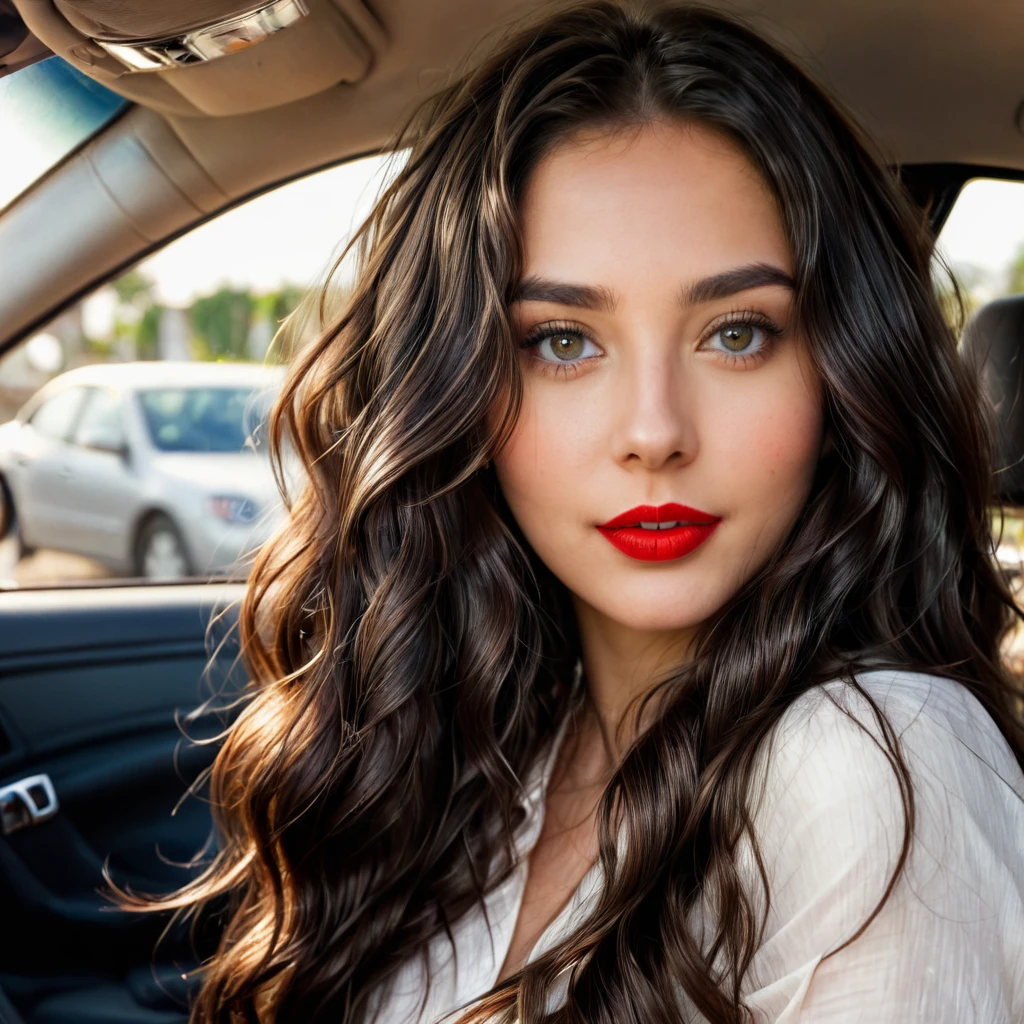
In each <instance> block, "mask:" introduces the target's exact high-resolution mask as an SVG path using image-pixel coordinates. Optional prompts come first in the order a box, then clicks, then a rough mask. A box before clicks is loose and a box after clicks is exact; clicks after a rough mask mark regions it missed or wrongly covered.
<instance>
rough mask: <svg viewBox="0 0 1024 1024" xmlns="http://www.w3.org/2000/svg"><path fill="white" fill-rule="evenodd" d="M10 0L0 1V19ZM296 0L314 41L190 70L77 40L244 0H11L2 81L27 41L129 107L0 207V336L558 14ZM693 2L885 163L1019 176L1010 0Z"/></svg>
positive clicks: (468, 4)
mask: <svg viewBox="0 0 1024 1024" xmlns="http://www.w3.org/2000/svg"><path fill="white" fill-rule="evenodd" d="M10 3H11V0H0V4H2V5H4V9H6V10H8V11H11V10H12V8H11V6H10ZM306 3H307V4H308V5H309V8H310V12H311V15H313V14H316V15H317V17H319V18H321V19H323V18H327V17H329V18H330V19H331V20H330V22H329V24H328V22H324V21H323V20H321V21H320V22H319V23H316V25H317V26H318V28H317V31H316V32H312V33H311V31H310V30H309V28H308V26H307V28H306V29H304V31H305V32H306V35H305V36H302V35H300V33H299V31H298V29H299V28H300V26H299V25H295V26H292V27H289V28H286V29H284V30H283V31H281V32H280V33H278V37H271V38H270V39H267V40H265V41H264V42H262V43H260V44H259V45H258V46H253V47H251V48H250V49H249V51H243V53H242V54H231V55H229V56H227V57H222V58H219V59H218V60H215V61H210V62H209V64H207V65H205V66H202V67H199V68H195V67H192V68H172V69H170V70H168V71H167V72H166V73H165V72H162V71H161V72H135V73H132V72H128V71H127V69H126V68H124V67H123V65H121V64H120V63H119V62H118V61H116V60H114V59H113V58H112V57H110V56H109V55H108V54H106V52H105V51H104V50H102V49H100V48H99V47H98V46H96V44H95V43H93V42H91V39H90V36H89V34H88V32H89V31H90V30H91V31H95V33H96V35H99V34H100V32H101V30H105V31H106V38H108V39H110V38H111V36H112V34H113V35H116V34H117V32H116V31H114V30H117V29H120V30H121V31H120V35H121V36H125V37H128V36H131V35H132V32H133V31H134V32H135V33H136V35H138V34H139V33H140V29H141V30H148V31H149V32H150V35H151V36H152V33H153V30H152V26H153V25H154V24H156V25H166V27H168V28H170V29H174V30H175V31H177V30H180V29H183V28H184V27H187V26H186V25H185V21H183V19H186V20H187V19H188V18H189V17H191V18H193V24H194V19H195V18H196V17H197V16H199V12H204V11H205V12H207V15H208V12H209V11H211V10H216V11H218V12H227V13H234V12H235V11H237V10H239V9H241V8H246V7H251V6H252V3H251V0H250V2H249V3H246V2H245V0H235V2H232V0H176V2H175V4H173V5H171V4H167V5H162V6H159V7H158V6H157V5H155V4H154V3H153V0H13V4H14V7H16V8H17V10H18V12H19V13H20V14H21V16H22V18H23V20H24V23H25V25H26V26H27V28H28V29H29V30H30V31H31V34H30V35H29V36H28V37H27V38H26V39H25V40H24V41H22V42H21V44H20V45H19V47H18V48H17V49H16V50H14V51H13V52H12V53H10V54H8V56H7V57H6V58H5V57H4V56H3V55H2V50H0V73H3V63H4V61H5V60H8V61H10V59H11V58H17V57H18V55H19V54H20V55H21V56H22V59H23V60H25V61H26V62H28V61H30V60H32V59H35V56H36V55H37V53H38V49H39V45H40V42H41V43H44V44H45V45H46V46H47V47H49V49H50V50H51V51H53V52H55V53H58V54H60V55H61V56H62V57H64V58H65V59H67V60H68V61H69V62H71V63H72V64H74V65H75V66H76V67H78V68H79V69H80V70H81V71H83V72H84V73H86V74H89V75H91V76H92V77H94V78H96V79H97V80H98V81H100V82H102V83H103V84H104V85H106V86H107V87H108V88H111V89H113V90H115V91H117V92H120V93H122V94H123V95H125V96H128V97H129V98H130V99H132V100H134V101H135V103H136V106H134V107H131V108H129V111H128V113H127V114H125V115H124V116H122V117H121V118H120V119H118V120H117V121H115V122H114V123H112V124H111V125H110V126H108V128H107V129H106V130H105V131H103V132H102V133H100V135H99V136H97V137H95V138H94V139H93V140H92V141H91V142H89V143H88V144H87V145H86V146H85V147H83V149H81V150H79V151H78V152H77V153H75V154H73V155H72V157H70V158H69V159H68V160H65V161H64V162H63V163H62V164H61V165H59V166H58V167H57V168H55V169H54V170H53V171H52V172H51V173H50V174H48V175H47V176H46V177H45V178H43V179H42V180H41V181H40V182H38V183H37V184H36V185H35V186H34V187H33V188H32V189H30V190H29V191H28V192H27V193H25V194H24V195H22V196H21V197H20V198H19V199H18V200H17V201H15V202H14V203H13V204H12V205H11V206H9V207H8V208H7V209H6V210H5V211H3V213H2V214H0V280H2V281H4V282H5V283H4V286H3V288H2V289H0V347H6V345H9V344H12V343H13V342H14V341H16V340H17V339H18V338H20V337H23V336H25V334H27V333H28V332H30V331H32V330H34V329H36V328H37V327H38V326H39V325H40V324H41V323H43V322H44V321H45V319H46V318H48V317H49V316H51V315H52V314H53V313H54V312H56V311H57V310H58V309H60V308H62V307H63V306H66V305H67V304H68V303H70V302H72V301H74V300H75V299H76V298H77V297H79V296H81V295H83V294H85V293H87V291H88V290H90V289H91V288H93V287H95V286H96V285H97V284H99V283H100V282H102V281H103V280H105V279H109V277H110V276H111V275H112V274H114V273H116V272H118V271H119V270H120V269H122V268H124V267H127V266H129V265H130V264H131V263H132V262H134V261H135V260H136V259H138V258H140V257H141V256H142V255H145V254H146V253H147V252H150V251H152V250H153V249H155V248H158V247H159V246H160V245H162V244H164V243H165V242H166V241H168V240H169V239H171V238H173V237H175V236H177V235H178V234H181V233H182V232H183V231H185V230H188V228H190V227H191V226H193V225H195V224H196V223H198V222H200V221H201V220H203V219H205V218H207V217H209V216H211V215H213V214H215V213H217V212H219V211H221V210H223V209H226V208H227V207H229V206H231V205H233V204H235V203H237V202H238V201H240V200H242V199H244V198H247V197H249V196H252V195H255V194H257V193H259V192H260V191H263V190H265V189H267V188H269V187H271V186H273V185H275V184H277V183H280V182H282V181H285V180H288V179H290V178H293V177H296V176H298V175H301V174H303V173H306V172H308V171H311V170H313V169H316V168H319V167H324V166H328V165H330V164H333V163H337V162H339V161H341V160H344V159H345V158H348V157H352V156H355V155H358V154H364V153H368V152H372V151H376V150H378V149H380V148H381V147H383V146H386V145H387V143H388V140H389V138H390V137H391V136H392V133H393V132H394V131H395V129H396V128H397V127H398V126H399V125H400V124H401V122H402V121H403V120H404V118H405V117H406V116H407V115H408V113H409V112H410V111H411V110H412V108H413V107H414V106H415V104H416V103H417V102H418V101H420V100H421V99H423V98H424V97H426V96H427V95H429V94H430V93H431V92H433V91H434V90H436V89H437V88H438V87H439V86H441V85H442V84H443V83H444V82H445V81H447V80H448V79H449V78H450V76H451V75H452V74H453V72H457V71H458V70H460V69H461V68H463V67H465V66H466V65H467V64H471V63H472V62H473V61H474V59H475V58H476V57H477V56H478V55H479V54H481V53H483V52H485V51H486V48H487V44H488V41H489V40H490V39H491V38H493V36H494V35H496V34H498V33H500V31H501V29H502V28H503V27H504V26H506V25H508V24H509V23H511V22H513V21H514V20H516V19H517V18H518V17H521V16H523V15H525V14H527V13H529V12H530V11H531V10H534V9H537V8H541V7H547V8H548V9H551V8H554V7H557V6H558V4H556V3H552V2H550V0H548V2H547V3H538V2H537V0H429V2H424V0H369V2H367V3H363V2H362V0H306ZM711 6H715V7H717V8H719V9H722V10H726V11H735V12H737V13H740V14H743V15H746V16H747V17H748V18H749V19H750V20H752V22H753V24H754V26H755V27H757V28H759V29H760V30H761V31H763V32H764V33H765V34H766V35H768V36H770V37H771V38H773V39H774V40H776V41H777V42H779V43H781V44H782V45H783V46H784V47H785V48H786V49H787V50H788V51H789V52H790V53H791V54H792V55H793V56H794V57H796V59H797V60H798V61H799V62H800V63H801V64H802V65H803V66H804V67H805V68H806V69H807V70H808V71H810V72H811V73H812V74H814V75H815V76H816V77H817V78H818V79H819V80H820V81H822V82H823V83H824V84H825V85H826V87H828V88H829V89H830V90H831V91H832V92H833V93H834V94H835V95H837V96H838V97H839V98H840V100H841V101H842V102H844V103H845V104H846V106H847V107H848V108H849V109H851V110H852V111H853V112H854V114H855V115H856V116H858V117H859V118H860V119H861V121H862V122H863V123H864V124H865V125H866V126H867V128H868V129H869V130H870V131H871V132H872V133H873V134H874V135H875V137H876V138H877V139H878V140H879V142H880V143H881V145H882V148H883V153H884V155H885V156H886V157H887V158H888V159H889V160H890V161H891V162H893V163H896V164H901V165H917V164H971V165H976V166H984V167H990V168H1005V169H1007V171H1008V172H1017V173H1019V172H1024V132H1022V128H1021V124H1020V121H1021V113H1022V101H1024V70H1022V69H1024V31H1022V17H1021V15H1022V9H1021V6H1020V4H1019V2H1017V0H975V2H973V3H971V4H968V3H966V2H965V0H832V2H828V3H823V2H821V0H740V2H733V3H730V4H724V3H717V4H712V5H711ZM160 12H165V14H166V17H164V18H163V20H161V14H160ZM3 13H4V12H3V10H0V14H3ZM311 24H313V22H312V21H311ZM325 25H327V27H328V28H329V29H330V31H324V30H323V26H325ZM328 37H329V38H330V43H329V44H328V43H325V42H324V40H325V39H327V38H328ZM26 54H27V55H28V57H27V58H26V57H25V55H26ZM174 76H177V77H174ZM189 76H191V77H189ZM176 83H177V84H176ZM181 83H184V84H181ZM303 93H306V94H305V95H303ZM282 98H284V99H286V100H287V102H283V103H281V102H279V101H280V100H281V99H282ZM218 108H219V109H218ZM233 110H234V111H237V112H231V111H233ZM211 111H216V112H211ZM0 144H2V141H0ZM5 343H6V344H5Z"/></svg>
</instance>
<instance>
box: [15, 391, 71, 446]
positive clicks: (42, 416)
mask: <svg viewBox="0 0 1024 1024" xmlns="http://www.w3.org/2000/svg"><path fill="white" fill-rule="evenodd" d="M83 398H85V389H84V388H70V389H68V390H67V391H61V392H60V393H59V394H56V395H54V396H53V398H48V399H47V400H46V401H45V402H43V404H42V405H41V406H39V408H38V409H36V410H35V412H33V413H32V415H31V416H29V419H28V422H29V423H30V424H31V425H32V427H33V429H35V430H37V431H38V432H39V433H40V434H42V435H43V436H44V437H50V438H53V439H54V440H56V441H66V440H67V439H68V438H69V437H70V435H71V428H72V426H73V425H74V423H75V417H76V416H77V415H78V410H79V409H80V408H81V407H82V399H83Z"/></svg>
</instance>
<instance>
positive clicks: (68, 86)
mask: <svg viewBox="0 0 1024 1024" xmlns="http://www.w3.org/2000/svg"><path fill="white" fill-rule="evenodd" d="M127 104H128V101H127V100H126V99H124V98H123V97H121V96H118V95H117V93H114V92H111V91H110V90H109V89H105V88H104V87H103V86H102V85H100V84H99V83H98V82H94V81H93V80H92V79H91V78H89V77H88V76H86V75H83V74H82V73H81V72H80V71H79V70H77V68H74V67H72V66H71V65H70V64H68V63H67V61H64V60H61V58H60V57H47V58H46V60H42V61H39V62H38V63H37V64H32V65H31V66H30V67H27V68H22V69H21V70H20V71H15V72H14V73H13V74H10V75H5V76H4V77H3V78H0V148H2V151H3V159H2V160H0V209H3V208H4V207H5V206H8V205H9V204H10V203H11V202H12V201H13V200H14V199H16V198H17V197H18V196H19V195H21V193H22V192H24V191H25V189H27V188H28V187H29V185H31V184H32V183H33V182H34V181H35V180H36V179H37V178H41V177H42V176H43V175H44V174H45V173H46V172H47V171H48V170H50V168H51V167H53V166H55V165H56V164H58V163H60V161H61V160H63V159H64V157H66V156H67V155H68V154H69V153H70V152H71V151H72V150H73V149H76V148H77V147H78V146H80V145H81V144H82V143H83V142H85V140H86V139H88V138H89V137H90V136H91V135H92V134H93V133H94V132H95V131H96V130H97V129H98V128H101V127H102V126H103V125H105V124H106V123H107V122H108V121H109V120H110V119H111V118H112V117H113V116H114V115H115V114H116V113H117V112H118V111H119V110H121V109H122V108H124V107H125V106H127Z"/></svg>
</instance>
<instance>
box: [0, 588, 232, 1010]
mask: <svg viewBox="0 0 1024 1024" xmlns="http://www.w3.org/2000/svg"><path fill="white" fill-rule="evenodd" d="M241 593H242V588H241V587H240V586H239V585H230V584H187V585H176V586H160V587H157V586H147V587H127V586H109V587H102V588H69V589H67V590H61V591H25V592H10V593H5V594H0V729H2V734H0V787H4V786H7V785H9V784H10V783H13V782H18V781H20V780H23V779H31V778H33V777H35V776H37V775H39V774H45V775H47V776H48V778H49V779H50V780H51V782H52V785H53V788H54V791H55V793H56V795H57V798H58V801H59V805H60V806H59V810H58V811H57V813H56V814H55V815H54V816H53V817H51V818H49V819H48V820H44V821H40V822H38V823H37V824H34V825H28V826H27V827H24V828H21V829H18V830H17V831H13V832H11V833H10V834H8V835H5V836H0V906H3V907H4V924H5V927H4V928H3V929H0V989H2V990H3V991H4V992H6V993H7V994H8V995H9V997H10V998H11V999H12V1001H13V1002H14V1003H15V1005H16V1006H17V1008H18V1009H19V1011H20V1012H21V1013H22V1015H23V1016H24V1017H25V1020H26V1022H27V1024H39V1022H42V1021H45V1020H49V1019H54V1020H56V1019H60V1020H64V1021H67V1024H75V1022H77V1021H86V1020H91V1019H95V1018H93V1017H89V1016H88V1013H87V1012H86V1009H87V1007H88V1006H90V1005H92V1006H93V1010H94V1011H95V1012H96V1013H98V1014H100V1015H101V1017H100V1018H99V1019H102V1014H103V1013H113V1012H114V1010H113V1009H112V1007H114V1005H115V1004H117V1005H120V1004H121V1003H125V1005H127V1006H128V1007H129V1009H130V1007H131V1006H133V1005H136V1004H137V1007H138V1013H137V1014H136V1015H132V1013H131V1012H130V1013H129V1015H128V1016H123V1015H122V1016H120V1017H118V1018H117V1019H122V1020H125V1021H132V1022H137V1024H144V1022H146V1021H150V1020H153V1021H155V1020H168V1021H169V1020H172V1019H174V1020H177V1019H180V1014H181V1010H180V1007H179V1008H178V1009H177V1010H174V1008H173V1007H169V1006H167V1005H163V1004H159V1000H160V999H161V998H163V997H162V996H161V995H160V988H159V986H156V987H155V988H154V989H153V992H155V993H156V995H152V994H151V997H152V999H155V1000H157V1004H155V1005H145V1002H144V1001H145V999H146V998H150V997H146V996H145V995H141V996H140V995H139V994H138V992H136V994H135V995H132V992H133V991H135V989H138V990H139V992H143V993H144V992H147V991H149V989H147V988H146V986H145V985H144V984H142V982H141V981H140V978H141V977H142V975H140V974H139V972H140V971H142V972H143V974H145V973H146V972H149V971H150V970H151V968H150V967H149V966H148V965H149V964H150V961H151V960H152V959H153V956H154V950H155V947H156V943H157V940H158V938H159V936H160V933H161V931H162V930H163V928H164V926H165V925H166V923H167V918H166V917H165V916H158V915H134V914H128V913H125V912H123V911H120V910H118V909H116V908H114V907H113V906H112V905H111V904H110V903H109V901H108V900H107V899H106V898H105V897H103V896H102V895H101V893H100V892H99V890H100V889H101V888H102V887H103V878H102V868H103V865H104V863H107V864H108V865H109V868H110V870H111V872H112V874H113V877H114V878H115V879H116V880H117V881H118V883H119V884H122V885H127V886H128V887H130V888H132V889H134V890H136V891H143V892H166V891H170V890H171V889H173V888H176V887H178V886H180V885H181V884H183V883H184V882H186V881H187V880H188V879H189V878H192V877H194V876H195V874H196V873H197V871H198V870H199V868H198V867H197V866H196V865H194V864H193V865H191V866H189V865H188V864H187V862H189V861H191V860H193V858H194V857H195V855H196V854H197V853H198V852H199V851H200V849H201V848H202V847H203V846H204V844H205V843H206V842H207V841H208V840H209V838H210V836H211V819H210V815H209V809H208V805H207V804H206V803H205V801H204V799H203V798H202V795H201V793H199V794H197V795H194V796H189V797H186V796H185V794H186V790H187V789H188V787H189V786H190V785H192V784H193V783H194V782H195V781H196V780H197V779H199V778H200V776H201V773H203V771H204V770H205V769H206V768H207V767H208V766H209V765H210V763H211V761H212V759H213V757H214V755H215V753H216V749H217V742H218V739H219V735H220V733H221V731H222V730H223V728H224V726H225V724H226V723H227V722H228V721H229V715H230V711H229V710H227V705H228V704H229V703H231V702H232V701H234V702H236V703H237V696H238V693H239V691H240V688H241V687H242V686H244V683H245V678H244V673H243V672H242V670H241V668H240V665H239V663H238V659H237V645H236V642H235V639H236V638H235V635H234V625H235V610H236V609H235V605H234V602H236V601H237V599H238V598H239V597H240V596H241ZM211 621H212V623H213V626H212V628H211V630H210V631H209V632H208V630H207V627H208V624H210V623H211ZM210 645H216V646H217V647H218V648H219V653H218V656H217V657H215V658H214V659H212V660H211V659H210V658H209V656H208V651H209V650H211V649H212V648H211V646H210ZM197 708H201V711H202V713H194V712H196V709H197ZM190 713H192V714H190ZM183 716H186V718H187V721H185V722H184V723H183V724H182V727H179V721H180V720H181V719H182V717H183ZM182 728H184V730H185V731H186V732H187V734H188V736H189V739H186V738H185V737H184V736H183V734H182ZM176 808H177V809H176ZM211 941H212V940H211ZM194 952H195V951H194V950H193V949H192V948H191V943H190V942H189V941H187V939H186V937H185V935H184V933H183V932H182V933H180V934H178V933H172V934H171V935H170V936H169V937H168V939H167V941H166V942H165V943H163V944H162V952H158V955H157V961H158V964H159V963H162V962H164V961H174V962H179V961H188V962H190V961H191V958H192V956H193V955H194ZM161 958H162V959H161ZM41 965H43V969H41ZM165 966H166V964H165ZM133 972H134V973H133ZM179 976H180V971H179ZM133 978H134V981H132V979H133ZM140 985H141V988H140V987H139V986H140ZM133 986H134V988H133ZM126 992H127V994H126ZM68 993H72V994H75V993H77V995H75V997H74V999H72V1003H73V1004H74V1005H80V1006H81V1007H82V1008H83V1009H82V1012H81V1014H76V1013H75V1012H71V1015H70V1016H68V1013H69V1012H70V1011H68V1009H67V1006H64V1009H62V1010H59V1016H58V1017H54V1016H53V1014H54V1013H58V1010H57V1009H55V1007H60V1006H62V1005H64V1003H62V1002H61V1000H64V1001H65V1002H66V1001H67V999H68V998H71V997H70V996H68ZM79 996H80V997H81V998H80V999H79V998H78V997H79ZM139 999H143V1002H139ZM76 1000H77V1002H76ZM90 1000H91V1002H90ZM111 1000H113V1002H111ZM126 1001H127V1002H126ZM97 1007H98V1009H97ZM104 1008H105V1009H104ZM89 1012H93V1011H89ZM117 1012H118V1013H120V1012H121V1011H120V1010H118V1011H117ZM174 1013H177V1014H178V1016H176V1017H175V1016H174ZM154 1014H155V1015H156V1016H154ZM161 1014H164V1016H160V1015H161ZM167 1014H171V1016H167Z"/></svg>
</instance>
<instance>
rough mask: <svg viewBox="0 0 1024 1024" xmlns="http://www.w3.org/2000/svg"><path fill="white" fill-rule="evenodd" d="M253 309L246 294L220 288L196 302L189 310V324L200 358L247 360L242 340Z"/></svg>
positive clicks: (250, 321) (247, 332)
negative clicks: (193, 333)
mask: <svg viewBox="0 0 1024 1024" xmlns="http://www.w3.org/2000/svg"><path fill="white" fill-rule="evenodd" d="M255 306H256V301H255V299H254V298H253V296H252V294H251V293H250V292H248V291H240V290H237V289H234V288H220V289H218V290H217V291H215V292H214V293H213V294H212V295H208V296H206V297H205V298H201V299H196V301H195V302H193V303H192V308H191V309H190V310H189V321H190V323H191V324H192V330H193V331H194V332H195V340H196V342H197V346H196V347H197V349H198V351H199V353H201V355H202V358H204V359H210V360H238V359H245V358H247V355H248V353H247V350H246V341H247V339H248V337H249V327H250V325H251V324H252V319H253V313H254V311H255Z"/></svg>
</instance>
